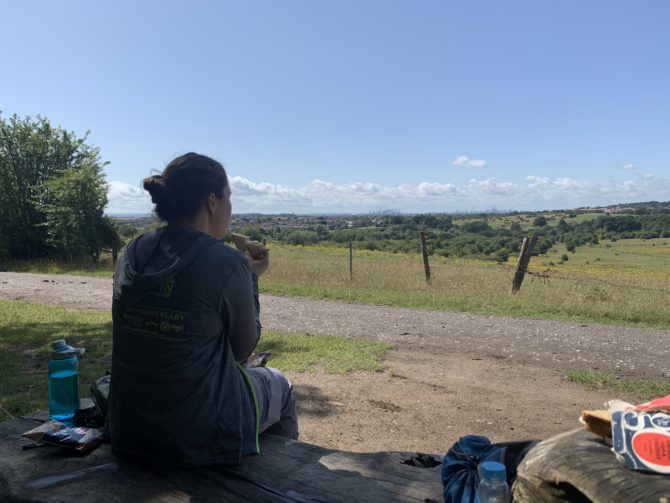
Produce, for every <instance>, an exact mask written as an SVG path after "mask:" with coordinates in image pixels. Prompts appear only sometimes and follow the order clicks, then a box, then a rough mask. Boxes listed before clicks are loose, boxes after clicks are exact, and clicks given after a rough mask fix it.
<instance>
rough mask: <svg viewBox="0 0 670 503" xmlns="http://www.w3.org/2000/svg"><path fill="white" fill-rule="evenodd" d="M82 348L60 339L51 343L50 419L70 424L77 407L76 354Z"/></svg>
mask: <svg viewBox="0 0 670 503" xmlns="http://www.w3.org/2000/svg"><path fill="white" fill-rule="evenodd" d="M84 351H85V350H84V348H73V347H72V346H68V345H67V343H66V342H65V340H63V339H60V340H57V341H54V342H52V343H51V356H50V358H49V415H50V416H51V419H53V420H56V421H60V422H63V423H66V424H70V425H71V424H72V418H73V417H74V413H75V412H77V409H79V364H78V362H77V356H78V355H82V354H84Z"/></svg>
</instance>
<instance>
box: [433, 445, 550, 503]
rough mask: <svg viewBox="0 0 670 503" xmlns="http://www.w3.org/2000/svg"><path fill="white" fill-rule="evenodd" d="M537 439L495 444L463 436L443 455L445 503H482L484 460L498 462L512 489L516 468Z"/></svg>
mask: <svg viewBox="0 0 670 503" xmlns="http://www.w3.org/2000/svg"><path fill="white" fill-rule="evenodd" d="M536 443H537V441H536V440H524V441H519V442H503V443H497V444H492V443H491V441H490V440H489V439H488V438H486V437H483V436H481V435H466V436H464V437H461V438H460V439H459V440H458V442H456V443H455V444H454V445H453V446H452V447H451V449H449V451H448V452H447V454H446V455H445V456H444V462H443V464H442V485H443V486H444V493H443V494H444V501H445V503H479V498H478V497H477V487H478V486H479V472H478V471H477V468H478V467H479V464H480V463H483V462H484V461H497V462H498V463H502V464H504V465H505V468H507V483H508V484H509V486H510V487H512V483H513V482H514V480H515V479H516V467H517V466H518V465H519V463H520V462H521V460H522V459H523V457H524V456H525V455H526V453H527V452H528V450H529V449H530V448H531V447H533V446H534V445H535V444H536Z"/></svg>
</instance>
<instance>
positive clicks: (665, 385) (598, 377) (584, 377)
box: [568, 370, 670, 402]
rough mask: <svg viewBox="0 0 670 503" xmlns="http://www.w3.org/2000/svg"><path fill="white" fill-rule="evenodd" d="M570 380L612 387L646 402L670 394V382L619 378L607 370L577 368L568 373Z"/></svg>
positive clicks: (591, 385) (595, 387)
mask: <svg viewBox="0 0 670 503" xmlns="http://www.w3.org/2000/svg"><path fill="white" fill-rule="evenodd" d="M568 380H570V381H572V382H576V383H580V384H583V385H584V386H586V387H588V388H591V389H611V390H612V391H616V392H621V393H625V394H627V395H629V396H631V397H634V398H635V399H636V400H637V401H640V402H644V401H647V400H651V399H654V398H658V397H661V396H665V395H668V394H670V383H669V382H667V381H666V382H664V381H658V380H653V379H626V378H618V377H616V376H615V375H613V374H609V373H607V372H595V371H591V370H577V371H574V372H570V373H569V374H568Z"/></svg>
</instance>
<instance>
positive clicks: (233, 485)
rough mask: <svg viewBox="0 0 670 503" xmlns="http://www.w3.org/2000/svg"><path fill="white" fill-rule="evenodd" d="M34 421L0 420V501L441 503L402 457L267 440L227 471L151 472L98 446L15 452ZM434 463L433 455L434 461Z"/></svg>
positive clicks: (432, 477) (426, 473) (426, 475)
mask: <svg viewBox="0 0 670 503" xmlns="http://www.w3.org/2000/svg"><path fill="white" fill-rule="evenodd" d="M37 424H38V423H37V422H34V421H30V420H26V419H16V420H12V421H6V422H4V423H0V501H8V502H19V501H21V502H23V503H25V502H35V503H38V502H39V503H51V502H61V501H67V502H68V503H69V502H72V501H76V502H77V503H89V502H91V503H92V502H95V503H103V502H110V503H116V502H119V503H121V502H127V501H156V502H161V503H163V502H164V503H178V502H186V501H190V502H192V501H227V502H233V503H235V502H240V503H241V502H249V501H258V502H262V503H280V502H281V503H286V502H303V503H312V502H331V501H348V502H372V503H374V502H382V501H383V502H388V501H409V502H412V501H416V502H425V501H441V498H442V485H441V481H440V473H439V466H436V467H434V468H423V467H416V466H410V465H407V464H404V463H403V461H405V460H407V459H408V458H409V457H410V455H411V454H408V453H349V452H342V451H335V450H331V449H324V448H322V447H318V446H315V445H310V444H306V443H303V442H295V441H292V440H287V439H283V438H280V437H273V436H262V437H261V454H260V455H258V456H250V457H247V458H245V459H244V461H243V463H242V464H241V465H239V466H234V467H214V468H207V469H192V470H183V469H159V468H152V467H147V466H144V465H138V464H134V463H131V462H127V461H121V460H119V459H117V458H116V457H115V456H113V455H112V454H111V452H110V448H109V445H102V446H100V447H98V448H97V449H95V450H94V451H93V452H91V453H90V454H89V455H87V456H84V457H80V456H78V455H75V454H71V453H70V452H69V451H67V450H63V449H60V448H57V447H50V446H49V447H41V448H36V449H29V450H22V449H21V445H25V444H28V443H30V442H29V441H27V440H25V439H22V438H21V437H20V434H21V433H23V432H24V431H27V430H29V429H30V428H32V427H34V426H35V425H37ZM436 458H437V457H436Z"/></svg>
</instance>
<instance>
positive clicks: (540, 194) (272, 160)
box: [0, 0, 670, 214]
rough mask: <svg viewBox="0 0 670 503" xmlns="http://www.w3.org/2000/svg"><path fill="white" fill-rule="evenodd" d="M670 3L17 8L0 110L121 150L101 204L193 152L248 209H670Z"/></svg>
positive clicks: (119, 203)
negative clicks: (220, 172)
mask: <svg viewBox="0 0 670 503" xmlns="http://www.w3.org/2000/svg"><path fill="white" fill-rule="evenodd" d="M669 18H670V3H668V2H666V1H664V0H648V1H646V2H644V3H642V4H640V3H630V2H606V1H605V0H566V1H564V2H537V1H536V0H512V1H509V2H499V1H496V0H473V1H470V2H455V1H446V2H445V1H441V0H425V1H422V2H407V1H401V0H366V1H365V2H356V1H353V0H339V1H338V2H313V1H309V0H287V1H285V2H272V1H269V0H268V1H264V0H256V1H251V2H233V1H223V0H222V1H214V0H198V1H195V2H191V3H188V4H185V3H183V2H180V1H177V0H166V1H162V2H157V1H147V2H140V3H137V2H131V1H129V0H119V1H117V2H113V3H100V2H84V1H83V0H64V1H63V2H58V3H49V2H43V1H37V0H22V1H17V0H9V1H8V2H5V3H3V20H4V23H3V30H1V31H0V41H1V42H2V43H3V47H5V48H6V49H5V51H3V54H2V56H0V58H2V66H0V68H2V71H3V76H4V78H3V79H2V84H1V85H0V90H1V92H0V111H2V114H3V116H4V117H7V116H9V115H12V114H17V115H19V116H21V117H23V116H27V115H29V116H33V117H34V116H36V115H42V116H44V117H47V118H48V119H49V120H50V121H51V122H52V124H54V125H56V126H61V127H63V128H64V129H67V130H73V131H75V133H77V134H78V135H83V134H84V133H85V132H86V131H88V130H90V131H91V133H90V136H89V143H91V144H93V145H95V146H98V147H100V152H101V158H102V160H103V161H109V165H108V166H106V168H105V172H106V177H107V180H108V181H109V183H110V192H109V205H108V207H107V210H106V211H107V212H108V213H110V214H120V213H147V212H149V211H150V210H151V204H150V201H149V198H148V195H147V194H146V193H145V192H144V191H143V190H142V189H141V188H140V187H141V180H142V178H144V177H145V176H148V175H150V174H151V173H152V172H153V171H155V170H160V169H162V168H163V167H164V166H165V164H167V162H169V161H170V160H171V159H172V158H173V157H175V156H177V155H179V154H182V153H185V152H188V151H196V152H200V153H203V154H207V155H210V156H212V157H214V158H215V159H217V160H219V161H221V162H222V163H223V164H224V165H225V166H226V169H227V171H228V173H229V177H230V182H231V188H232V192H233V210H234V211H235V212H237V213H274V214H276V213H295V214H314V213H350V214H356V213H367V212H370V211H374V210H379V209H384V208H397V209H399V210H400V211H402V212H404V213H420V212H459V211H461V212H463V211H481V210H484V209H486V208H493V207H497V208H506V209H510V210H518V211H534V210H552V209H569V208H576V207H582V206H607V205H611V204H619V203H628V202H640V201H651V200H658V201H667V200H670V149H669V148H668V140H667V139H668V138H669V137H670V123H669V121H668V120H667V118H668V116H670V92H669V91H668V89H670V65H668V64H667V63H666V60H667V54H666V53H667V48H668V47H670V30H667V26H666V24H667V19H669Z"/></svg>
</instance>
